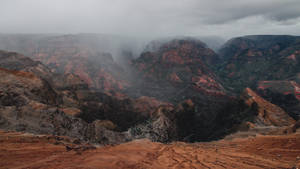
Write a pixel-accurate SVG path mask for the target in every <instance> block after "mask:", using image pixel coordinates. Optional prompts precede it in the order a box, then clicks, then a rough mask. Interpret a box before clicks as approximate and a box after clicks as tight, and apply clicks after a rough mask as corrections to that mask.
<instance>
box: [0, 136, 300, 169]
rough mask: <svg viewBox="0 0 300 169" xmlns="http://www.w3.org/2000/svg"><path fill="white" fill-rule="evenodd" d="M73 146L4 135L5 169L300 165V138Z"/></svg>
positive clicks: (0, 150)
mask: <svg viewBox="0 0 300 169" xmlns="http://www.w3.org/2000/svg"><path fill="white" fill-rule="evenodd" d="M71 142H72V141H70V140H68V139H67V138H58V137H54V136H42V135H40V136H35V135H31V134H25V133H17V132H4V131H0V168H1V169H2V168H3V169H4V168H5V169H6V168H7V169H21V168H26V169H31V168H32V169H37V168H47V169H48V168H49V169H50V168H51V169H52V168H58V169H68V168H70V169H71V168H72V169H82V168H83V169H94V168H95V169H98V168H99V169H118V168H126V169H146V168H155V169H160V168H174V169H175V168H178V169H181V168H197V169H198V168H238V169H246V168H268V169H269V168H293V167H294V168H297V167H298V166H300V134H291V135H287V136H256V137H249V138H239V139H233V140H221V141H216V142H209V143H194V144H189V143H180V142H175V143H172V144H161V143H153V142H150V141H148V140H136V141H132V142H129V143H125V144H121V145H116V146H101V147H97V148H95V147H92V146H87V145H82V144H81V145H75V144H73V143H71ZM76 147H77V148H76Z"/></svg>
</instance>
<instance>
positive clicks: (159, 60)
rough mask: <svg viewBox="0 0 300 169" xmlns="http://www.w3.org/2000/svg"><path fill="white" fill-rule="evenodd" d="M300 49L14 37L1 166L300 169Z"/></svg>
mask: <svg viewBox="0 0 300 169" xmlns="http://www.w3.org/2000/svg"><path fill="white" fill-rule="evenodd" d="M104 41H105V40H104ZM101 42H103V39H102V40H101ZM299 42H300V39H299V37H295V36H275V35H274V36H265V35H262V36H245V37H238V38H234V39H232V40H229V41H228V42H226V43H225V44H224V45H223V46H222V47H221V48H220V50H218V51H214V50H212V49H210V48H209V47H208V46H207V45H206V44H205V43H203V42H202V41H200V40H198V39H194V38H181V39H178V38H175V39H170V40H165V41H161V42H160V41H153V42H151V43H150V44H149V45H148V46H147V47H146V48H145V49H144V51H143V52H142V53H141V55H140V56H139V57H137V58H135V56H134V54H133V53H134V51H132V50H130V48H129V47H128V46H127V47H124V46H122V45H124V44H126V43H124V42H122V43H121V42H120V43H121V44H122V45H121V46H122V47H120V46H119V47H118V48H119V49H120V51H118V52H116V51H115V52H114V53H109V52H107V51H105V50H104V47H103V46H102V45H101V44H102V43H100V41H99V37H97V36H96V35H95V36H93V35H84V34H83V35H5V36H4V35H2V36H0V49H6V50H13V51H18V52H20V53H16V52H9V51H4V50H0V129H1V130H2V131H1V132H0V144H1V148H0V157H1V160H0V167H2V168H99V167H100V168H293V167H297V166H298V165H299V160H300V157H299V155H300V153H299V151H300V150H299V149H298V148H299V147H298V140H299V137H300V135H299V130H298V128H299V127H300V125H299V124H300V123H299V115H300V108H299V105H300V98H299V94H300V93H299V92H300V85H299V80H300V76H299V75H300V70H299V68H300V66H299V56H300V50H299ZM101 46H102V48H101ZM108 46H111V45H108ZM108 46H106V47H108ZM112 46H113V45H112ZM22 53H23V54H22ZM24 54H25V55H26V56H25V55H24ZM116 54H118V59H117V60H116V56H114V55H116ZM120 57H121V59H120ZM2 159H3V160H2Z"/></svg>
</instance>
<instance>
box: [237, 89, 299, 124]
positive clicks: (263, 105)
mask: <svg viewBox="0 0 300 169" xmlns="http://www.w3.org/2000/svg"><path fill="white" fill-rule="evenodd" d="M242 98H243V99H244V100H245V103H246V104H247V105H249V106H251V107H253V108H254V109H256V110H257V116H256V117H255V119H254V123H255V124H257V125H259V126H290V125H293V124H294V123H295V120H294V119H293V118H291V117H290V116H289V115H288V113H287V112H285V111H284V110H283V109H282V108H280V107H278V106H276V105H274V104H272V103H270V102H268V101H266V100H265V99H263V98H262V97H260V96H259V95H257V94H256V93H255V92H254V91H252V90H251V89H249V88H247V89H245V91H244V93H243V95H242Z"/></svg>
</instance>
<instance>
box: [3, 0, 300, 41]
mask: <svg viewBox="0 0 300 169" xmlns="http://www.w3.org/2000/svg"><path fill="white" fill-rule="evenodd" d="M0 33H104V34H120V35H128V36H150V37H160V36H176V35H186V36H208V35H217V36H222V37H225V38H229V37H232V36H240V35H248V34H291V35H300V0H0Z"/></svg>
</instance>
